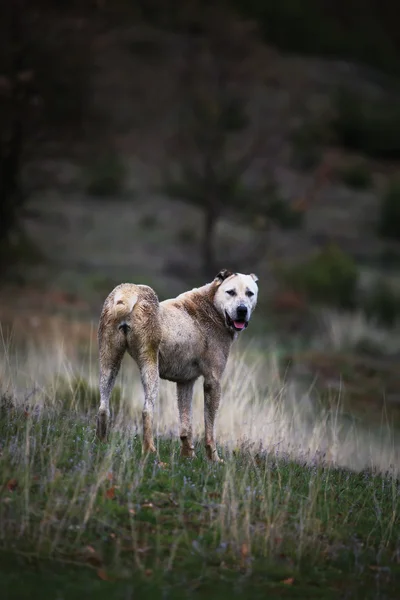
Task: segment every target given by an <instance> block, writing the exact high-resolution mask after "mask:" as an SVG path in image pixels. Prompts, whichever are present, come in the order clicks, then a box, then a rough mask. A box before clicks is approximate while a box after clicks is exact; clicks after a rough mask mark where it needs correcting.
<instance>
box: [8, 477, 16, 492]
mask: <svg viewBox="0 0 400 600" xmlns="http://www.w3.org/2000/svg"><path fill="white" fill-rule="evenodd" d="M17 487H18V481H17V480H16V479H10V480H9V481H8V482H7V489H8V491H9V492H14V491H15V490H16V489H17Z"/></svg>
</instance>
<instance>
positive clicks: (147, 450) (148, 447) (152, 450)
mask: <svg viewBox="0 0 400 600" xmlns="http://www.w3.org/2000/svg"><path fill="white" fill-rule="evenodd" d="M142 452H143V454H156V452H157V450H156V447H155V445H154V444H153V442H144V443H143V446H142Z"/></svg>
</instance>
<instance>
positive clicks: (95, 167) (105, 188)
mask: <svg viewBox="0 0 400 600" xmlns="http://www.w3.org/2000/svg"><path fill="white" fill-rule="evenodd" d="M125 176H126V172H125V167H124V164H123V163H122V161H121V160H120V158H119V156H118V155H117V154H113V153H110V154H105V155H103V156H101V157H99V158H98V159H97V160H96V161H95V162H94V163H93V164H92V165H91V166H90V167H89V168H88V170H87V174H86V181H87V183H86V192H87V193H88V194H90V195H91V196H111V195H113V194H118V193H120V192H121V191H122V189H123V186H124V182H125Z"/></svg>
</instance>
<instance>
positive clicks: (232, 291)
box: [226, 290, 236, 296]
mask: <svg viewBox="0 0 400 600" xmlns="http://www.w3.org/2000/svg"><path fill="white" fill-rule="evenodd" d="M226 293H227V294H229V295H230V296H236V292H235V290H226Z"/></svg>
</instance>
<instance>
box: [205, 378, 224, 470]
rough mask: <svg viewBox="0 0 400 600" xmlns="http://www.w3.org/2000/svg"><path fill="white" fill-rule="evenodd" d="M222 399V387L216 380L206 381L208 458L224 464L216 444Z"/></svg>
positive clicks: (206, 441) (206, 440) (206, 442)
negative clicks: (216, 421)
mask: <svg viewBox="0 0 400 600" xmlns="http://www.w3.org/2000/svg"><path fill="white" fill-rule="evenodd" d="M220 399H221V385H220V383H219V381H218V380H217V379H215V378H210V379H204V427H205V444H206V453H207V458H208V459H209V460H212V461H214V462H222V461H221V459H220V458H219V456H218V453H217V446H216V443H215V417H216V416H217V411H218V407H219V402H220Z"/></svg>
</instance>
